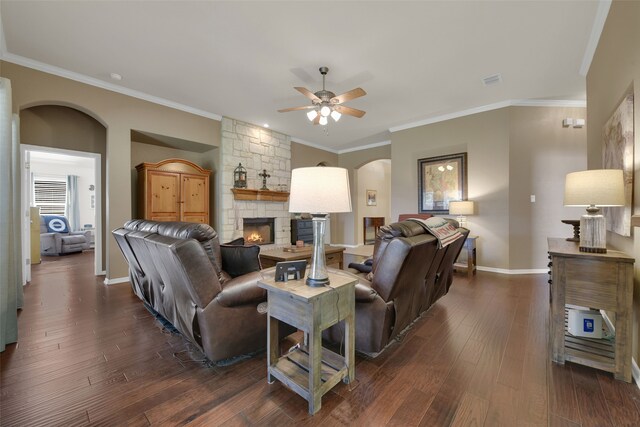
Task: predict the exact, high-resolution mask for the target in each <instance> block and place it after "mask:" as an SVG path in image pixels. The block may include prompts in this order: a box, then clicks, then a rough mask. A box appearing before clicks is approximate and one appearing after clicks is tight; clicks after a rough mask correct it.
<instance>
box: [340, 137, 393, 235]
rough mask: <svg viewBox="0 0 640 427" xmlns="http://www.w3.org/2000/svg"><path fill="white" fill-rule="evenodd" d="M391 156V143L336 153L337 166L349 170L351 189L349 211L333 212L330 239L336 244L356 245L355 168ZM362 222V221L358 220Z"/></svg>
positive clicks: (356, 196) (356, 197)
mask: <svg viewBox="0 0 640 427" xmlns="http://www.w3.org/2000/svg"><path fill="white" fill-rule="evenodd" d="M390 158H391V145H390V144H388V145H382V146H379V147H374V148H367V149H364V150H358V151H350V152H348V153H341V154H339V155H338V166H339V167H341V168H345V169H347V170H348V171H349V190H350V191H351V205H352V211H351V212H349V213H341V214H335V216H334V220H333V221H332V222H331V226H332V229H331V241H332V242H333V243H337V244H344V245H357V244H358V242H359V240H358V228H359V227H358V226H357V224H356V223H357V220H356V219H357V218H358V217H359V215H360V212H359V211H360V209H359V208H358V204H357V203H354V200H357V199H358V193H357V191H358V186H357V181H356V180H357V170H358V169H359V168H361V167H362V166H363V165H365V164H367V163H369V162H372V161H374V160H380V159H390ZM361 221H362V220H361ZM360 224H362V222H360Z"/></svg>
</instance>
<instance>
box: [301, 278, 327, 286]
mask: <svg viewBox="0 0 640 427" xmlns="http://www.w3.org/2000/svg"><path fill="white" fill-rule="evenodd" d="M305 283H306V284H307V286H311V287H312V288H322V287H323V286H327V285H328V284H329V278H328V277H327V278H324V279H312V278H311V277H307V281H306V282H305Z"/></svg>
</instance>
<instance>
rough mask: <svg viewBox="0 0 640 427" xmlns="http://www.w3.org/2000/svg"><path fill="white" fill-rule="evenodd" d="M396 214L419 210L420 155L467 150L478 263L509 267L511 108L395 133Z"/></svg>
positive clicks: (471, 224) (393, 188) (393, 184)
mask: <svg viewBox="0 0 640 427" xmlns="http://www.w3.org/2000/svg"><path fill="white" fill-rule="evenodd" d="M391 143H392V144H391V217H392V218H397V217H398V214H401V213H416V212H418V159H422V158H425V157H433V156H441V155H445V154H453V153H462V152H467V174H468V175H467V183H468V187H467V196H468V199H469V200H474V201H475V202H476V212H477V215H474V216H470V217H468V218H467V221H468V225H467V226H468V227H469V228H470V229H471V232H472V234H474V235H478V236H480V238H479V239H478V241H477V247H478V264H479V265H481V266H485V267H492V268H501V269H508V268H509V109H508V108H503V109H499V110H493V111H488V112H485V113H479V114H474V115H472V116H466V117H461V118H458V119H453V120H447V121H444V122H439V123H434V124H431V125H426V126H421V127H417V128H413V129H407V130H403V131H399V132H394V133H393V134H391Z"/></svg>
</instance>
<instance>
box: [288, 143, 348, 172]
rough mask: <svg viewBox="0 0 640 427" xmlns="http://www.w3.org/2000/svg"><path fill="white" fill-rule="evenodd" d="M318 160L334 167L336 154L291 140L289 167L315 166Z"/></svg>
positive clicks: (336, 164)
mask: <svg viewBox="0 0 640 427" xmlns="http://www.w3.org/2000/svg"><path fill="white" fill-rule="evenodd" d="M320 162H325V163H326V165H325V166H333V167H336V166H338V155H337V154H336V153H332V152H330V151H325V150H321V149H319V148H314V147H309V146H308V145H304V144H300V143H298V142H294V141H291V169H295V168H305V167H310V166H317V165H318V163H320Z"/></svg>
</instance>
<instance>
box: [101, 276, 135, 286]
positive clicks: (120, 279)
mask: <svg viewBox="0 0 640 427" xmlns="http://www.w3.org/2000/svg"><path fill="white" fill-rule="evenodd" d="M128 281H129V278H128V277H116V278H115V279H107V278H106V277H105V279H104V284H105V285H115V284H117V283H125V282H128Z"/></svg>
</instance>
